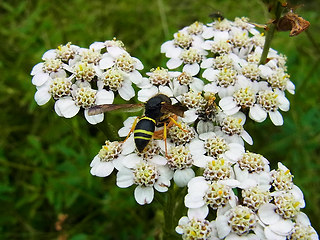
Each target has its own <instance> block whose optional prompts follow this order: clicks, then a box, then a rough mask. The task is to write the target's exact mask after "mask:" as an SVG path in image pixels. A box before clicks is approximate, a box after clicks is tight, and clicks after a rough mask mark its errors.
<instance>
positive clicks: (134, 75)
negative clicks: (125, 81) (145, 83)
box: [129, 70, 142, 84]
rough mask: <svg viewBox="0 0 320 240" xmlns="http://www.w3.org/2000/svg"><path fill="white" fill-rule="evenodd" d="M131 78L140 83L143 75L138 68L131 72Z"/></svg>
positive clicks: (132, 80)
mask: <svg viewBox="0 0 320 240" xmlns="http://www.w3.org/2000/svg"><path fill="white" fill-rule="evenodd" d="M129 79H130V81H131V82H133V83H134V84H140V83H141V82H142V75H141V73H140V72H138V71H137V70H134V71H132V72H130V73H129Z"/></svg>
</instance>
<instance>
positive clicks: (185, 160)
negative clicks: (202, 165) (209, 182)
mask: <svg viewBox="0 0 320 240" xmlns="http://www.w3.org/2000/svg"><path fill="white" fill-rule="evenodd" d="M167 160H168V166H169V168H170V169H173V170H176V169H180V170H182V169H185V168H190V167H191V166H192V163H193V159H192V156H191V154H190V151H189V149H188V148H187V147H185V146H183V145H179V146H176V147H171V148H170V150H169V152H168V156H167Z"/></svg>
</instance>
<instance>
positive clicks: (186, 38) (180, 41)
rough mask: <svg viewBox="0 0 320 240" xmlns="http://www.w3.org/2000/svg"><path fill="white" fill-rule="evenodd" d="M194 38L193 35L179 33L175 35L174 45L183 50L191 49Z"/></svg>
mask: <svg viewBox="0 0 320 240" xmlns="http://www.w3.org/2000/svg"><path fill="white" fill-rule="evenodd" d="M192 41H193V38H192V36H191V35H189V34H187V33H183V32H178V33H177V34H175V35H174V40H173V43H174V45H176V46H178V47H181V48H189V47H191V45H192Z"/></svg>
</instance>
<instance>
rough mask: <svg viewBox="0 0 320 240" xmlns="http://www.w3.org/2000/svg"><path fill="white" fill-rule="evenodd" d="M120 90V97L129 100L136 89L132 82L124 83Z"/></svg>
mask: <svg viewBox="0 0 320 240" xmlns="http://www.w3.org/2000/svg"><path fill="white" fill-rule="evenodd" d="M118 92H119V95H120V97H121V98H122V99H124V100H126V101H129V100H130V99H131V98H133V97H134V95H135V91H134V89H133V87H132V86H131V84H123V85H122V87H121V88H120V89H119V90H118Z"/></svg>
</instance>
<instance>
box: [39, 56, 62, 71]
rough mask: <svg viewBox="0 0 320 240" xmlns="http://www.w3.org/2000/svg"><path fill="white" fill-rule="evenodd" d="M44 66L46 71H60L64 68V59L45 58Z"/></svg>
mask: <svg viewBox="0 0 320 240" xmlns="http://www.w3.org/2000/svg"><path fill="white" fill-rule="evenodd" d="M42 68H43V71H44V72H46V73H52V72H58V71H59V70H60V69H61V68H62V61H61V60H60V59H53V58H49V59H45V61H44V63H43V67H42Z"/></svg>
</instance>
